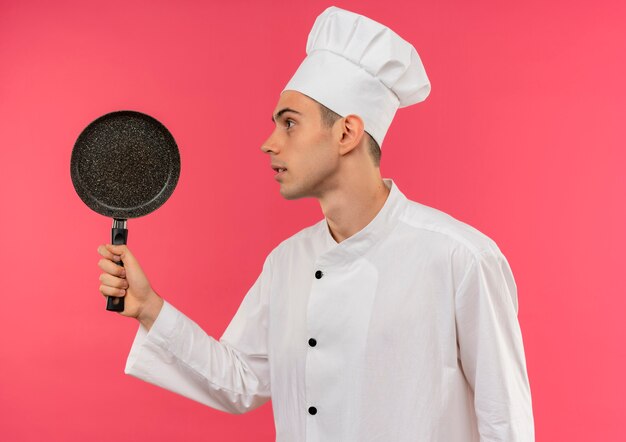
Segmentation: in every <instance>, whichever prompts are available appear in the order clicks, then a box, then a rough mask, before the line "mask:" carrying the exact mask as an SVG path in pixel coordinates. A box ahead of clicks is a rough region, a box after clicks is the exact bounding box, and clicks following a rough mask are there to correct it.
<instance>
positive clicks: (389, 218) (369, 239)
mask: <svg viewBox="0 0 626 442" xmlns="http://www.w3.org/2000/svg"><path fill="white" fill-rule="evenodd" d="M383 181H384V183H385V185H386V186H387V188H389V195H388V196H387V200H386V201H385V204H384V205H383V207H382V208H381V209H380V211H379V212H378V213H377V214H376V216H375V217H374V219H372V221H370V223H369V224H368V225H367V226H365V227H364V228H363V229H361V230H360V231H358V232H357V233H355V234H354V235H352V236H351V237H350V238H347V239H345V240H343V241H342V242H340V243H337V241H335V239H334V238H333V237H332V235H331V234H330V229H329V227H328V222H327V221H326V219H324V220H322V221H321V222H320V223H319V227H320V228H319V234H320V235H321V236H322V238H323V241H324V248H323V250H325V252H323V253H322V254H321V255H320V256H319V257H318V261H317V262H318V264H320V265H333V264H338V263H343V262H346V261H348V262H351V261H353V260H354V259H356V258H358V257H361V256H363V255H365V254H366V253H367V252H368V251H369V250H370V249H371V248H372V247H373V246H374V245H375V244H376V243H377V242H379V241H380V240H381V239H383V238H385V237H386V236H387V235H388V234H389V233H390V232H391V230H392V229H393V228H394V227H395V226H396V225H397V224H398V220H399V218H400V214H401V212H402V211H403V208H404V207H405V205H406V202H407V198H406V197H405V196H404V194H403V193H402V192H400V189H398V186H397V185H396V184H395V183H394V182H393V180H391V179H384V180H383Z"/></svg>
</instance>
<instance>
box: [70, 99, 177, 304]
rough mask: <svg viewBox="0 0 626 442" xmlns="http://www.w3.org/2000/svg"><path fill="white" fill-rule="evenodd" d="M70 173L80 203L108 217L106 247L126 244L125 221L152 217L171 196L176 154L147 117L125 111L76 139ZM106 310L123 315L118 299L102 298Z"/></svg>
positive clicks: (171, 143) (104, 118) (168, 136)
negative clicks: (109, 221) (110, 224)
mask: <svg viewBox="0 0 626 442" xmlns="http://www.w3.org/2000/svg"><path fill="white" fill-rule="evenodd" d="M70 173H71V176H72V183H73V184H74V189H75V190H76V193H78V196H79V197H80V198H81V199H82V200H83V202H84V203H85V204H87V206H88V207H89V208H90V209H92V210H93V211H95V212H97V213H99V214H101V215H104V216H107V217H110V218H113V227H112V228H111V243H112V244H126V243H127V240H128V229H127V220H128V219H129V218H137V217H140V216H144V215H147V214H148V213H150V212H153V211H154V210H156V209H158V208H159V207H161V205H162V204H163V203H165V201H167V199H168V198H169V197H170V195H171V194H172V192H174V188H175V187H176V184H177V182H178V177H179V175H180V154H179V152H178V146H177V145H176V141H175V140H174V137H172V134H171V133H170V132H169V131H168V130H167V128H166V127H165V126H163V124H161V123H160V122H159V121H157V120H156V119H154V118H153V117H151V116H149V115H146V114H143V113H141V112H136V111H129V110H124V111H117V112H111V113H108V114H106V115H103V116H101V117H100V118H97V119H96V120H94V121H93V122H91V123H90V124H89V125H88V126H87V127H86V128H85V129H84V130H83V131H82V132H81V134H80V135H79V136H78V139H77V140H76V143H75V144H74V148H73V149H72V159H71V163H70ZM118 265H124V264H123V263H122V262H119V263H118ZM106 308H107V310H110V311H115V312H122V311H124V298H123V297H115V296H107V306H106Z"/></svg>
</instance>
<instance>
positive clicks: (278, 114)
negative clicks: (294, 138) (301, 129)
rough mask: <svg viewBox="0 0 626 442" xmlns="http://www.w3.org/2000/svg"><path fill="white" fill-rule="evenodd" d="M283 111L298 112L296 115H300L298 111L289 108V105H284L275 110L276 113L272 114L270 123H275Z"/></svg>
mask: <svg viewBox="0 0 626 442" xmlns="http://www.w3.org/2000/svg"><path fill="white" fill-rule="evenodd" d="M285 112H293V113H294V114H298V115H302V114H301V113H300V112H298V111H297V110H294V109H291V108H289V107H285V108H283V109H281V110H279V111H278V112H276V115H274V116H272V123H275V122H276V120H278V119H279V118H280V116H281V115H282V114H284V113H285Z"/></svg>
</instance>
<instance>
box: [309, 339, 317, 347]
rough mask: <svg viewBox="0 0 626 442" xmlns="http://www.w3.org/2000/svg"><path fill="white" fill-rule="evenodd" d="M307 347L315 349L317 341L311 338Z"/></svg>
mask: <svg viewBox="0 0 626 442" xmlns="http://www.w3.org/2000/svg"><path fill="white" fill-rule="evenodd" d="M309 345H310V346H311V347H315V346H316V345H317V341H316V340H315V339H313V338H311V339H309Z"/></svg>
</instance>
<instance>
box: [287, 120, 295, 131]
mask: <svg viewBox="0 0 626 442" xmlns="http://www.w3.org/2000/svg"><path fill="white" fill-rule="evenodd" d="M294 124H295V122H294V121H293V120H285V127H286V128H287V129H291V126H293V125H294Z"/></svg>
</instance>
